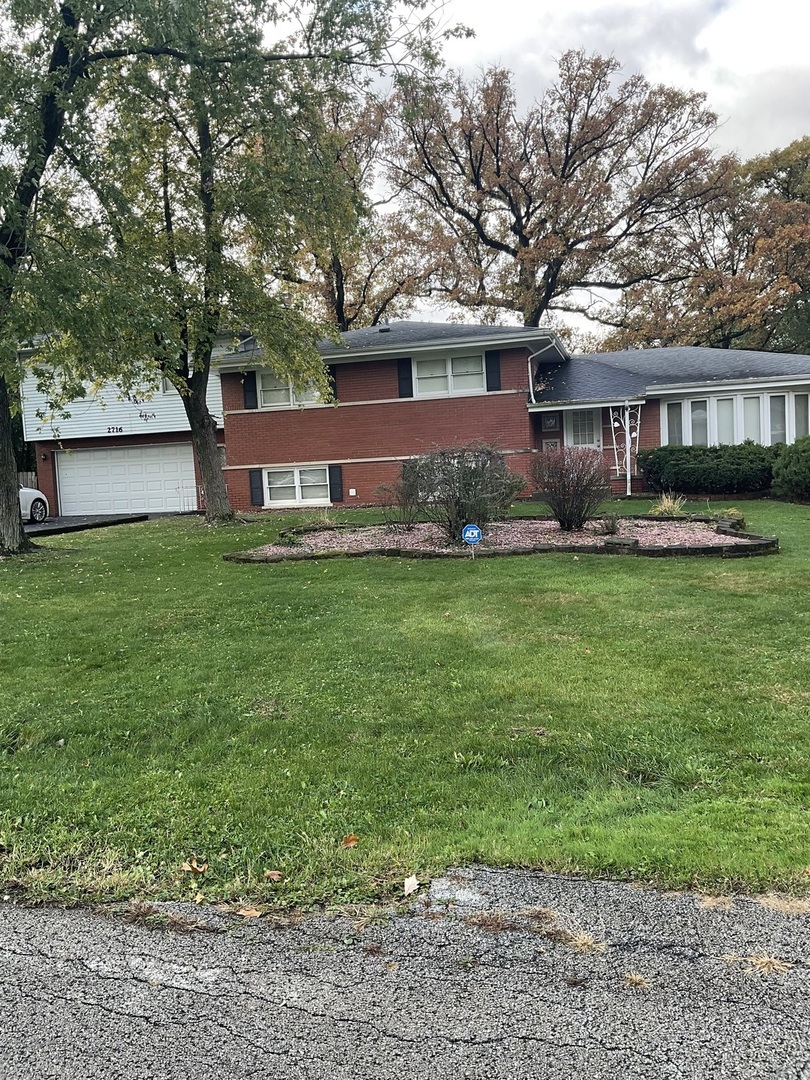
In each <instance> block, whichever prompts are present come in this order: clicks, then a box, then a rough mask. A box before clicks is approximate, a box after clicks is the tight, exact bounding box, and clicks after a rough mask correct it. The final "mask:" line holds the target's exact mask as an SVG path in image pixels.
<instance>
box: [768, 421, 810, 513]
mask: <svg viewBox="0 0 810 1080" xmlns="http://www.w3.org/2000/svg"><path fill="white" fill-rule="evenodd" d="M773 492H774V495H778V496H779V498H780V499H789V500H790V501H791V502H809V501H810V436H808V435H806V436H805V437H804V438H803V439H797V440H796V442H795V443H793V444H792V445H790V446H783V447H782V452H781V453H780V455H779V457H778V458H777V459H776V462H775V463H774V466H773Z"/></svg>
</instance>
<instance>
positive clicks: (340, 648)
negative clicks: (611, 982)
mask: <svg viewBox="0 0 810 1080" xmlns="http://www.w3.org/2000/svg"><path fill="white" fill-rule="evenodd" d="M534 509H536V508H534ZM632 509H634V510H637V509H638V507H636V506H633V507H632ZM742 509H743V510H744V511H745V513H746V516H747V518H748V522H749V527H751V528H752V529H754V530H756V531H760V532H765V533H775V534H777V535H778V536H779V537H780V538H781V541H782V549H783V550H782V554H781V555H779V556H776V557H770V558H757V559H743V560H730V561H724V560H720V559H697V560H657V559H655V560H653V559H634V558H630V557H624V556H618V557H612V558H607V557H600V556H587V555H582V556H579V558H577V559H575V558H574V557H572V556H571V555H562V554H560V555H546V556H534V557H520V558H505V559H487V560H477V561H475V562H472V561H470V560H461V561H458V560H450V561H443V560H430V561H413V560H411V561H408V560H399V559H392V560H385V559H348V560H329V561H325V562H322V563H318V562H303V563H289V564H281V565H243V564H233V563H226V562H223V561H222V559H221V558H220V556H221V554H222V553H223V552H226V551H231V550H238V549H244V548H249V547H254V546H257V545H258V544H260V543H262V542H267V541H268V540H269V539H271V538H272V537H273V536H275V533H276V531H277V529H278V528H279V527H282V526H284V525H289V524H290V523H291V521H292V515H289V516H285V517H273V518H272V519H264V520H263V521H260V522H259V523H255V524H249V525H244V524H242V525H235V526H232V527H228V528H222V529H218V530H211V529H208V528H206V527H205V526H204V525H203V524H202V522H201V521H200V520H199V519H197V518H175V519H168V520H163V521H152V522H146V523H144V524H139V525H130V526H123V527H117V528H111V529H104V530H99V531H95V532H86V533H78V534H72V535H67V536H63V537H54V538H50V539H48V540H47V545H48V548H47V550H44V551H42V552H40V553H38V554H36V555H34V556H31V557H26V558H22V559H17V560H5V561H2V562H0V610H2V619H1V620H0V645H1V648H2V652H0V656H2V666H1V667H0V889H2V891H8V890H9V888H13V887H14V886H15V883H16V887H17V888H22V889H24V890H26V891H27V894H28V895H29V897H32V898H37V897H51V898H55V897H61V898H70V899H81V898H101V897H106V898H111V897H124V896H135V895H137V896H144V897H146V896H150V897H151V896H164V897H165V896H174V897H187V896H194V895H195V894H197V893H199V892H201V893H202V894H203V895H204V896H205V898H206V899H212V900H213V899H228V898H231V899H232V898H237V897H250V898H252V899H254V900H265V901H269V900H271V899H272V900H273V901H274V902H276V903H281V904H310V903H318V902H325V901H338V902H339V901H359V900H366V899H371V898H373V897H375V896H380V895H384V894H385V893H386V891H387V890H389V889H390V888H391V887H392V885H394V884H395V883H397V882H401V881H402V879H403V878H404V877H405V876H407V875H409V874H411V873H416V874H418V875H419V876H420V877H425V876H427V875H429V874H431V873H435V872H436V871H439V870H440V869H443V868H445V867H446V866H448V865H449V864H453V863H460V862H467V861H473V860H475V861H479V860H480V861H483V862H487V863H492V864H506V863H513V864H521V865H531V866H542V867H545V868H550V869H556V870H571V871H578V872H583V873H588V874H605V875H609V876H614V877H632V878H636V879H640V880H653V881H656V882H658V883H661V884H666V885H670V886H675V885H681V884H692V885H697V886H701V887H704V888H707V889H723V888H747V889H751V890H759V889H763V888H780V889H790V890H793V891H797V892H801V891H807V889H808V887H810V876H808V875H810V867H808V864H810V811H809V810H808V806H809V804H810V769H809V768H808V756H809V755H808V750H810V724H809V723H808V716H809V715H810V544H808V525H809V524H810V507H806V506H805V507H797V506H788V505H784V504H780V503H776V502H751V503H744V504H742ZM367 516H368V515H366V517H367ZM347 834H355V835H356V836H357V837H358V838H359V841H358V843H357V845H356V846H355V847H353V848H349V849H344V848H343V847H342V840H343V838H344V836H346V835H347ZM192 858H195V859H197V860H198V861H199V862H203V861H207V863H208V870H207V872H206V873H205V874H204V875H201V876H198V875H194V874H190V873H188V872H184V871H183V870H182V869H181V867H182V864H183V863H184V862H186V861H187V860H190V859H192ZM267 870H279V871H281V872H282V874H283V875H284V880H283V882H282V883H280V884H274V883H272V882H270V881H266V880H265V878H264V875H265V871H267Z"/></svg>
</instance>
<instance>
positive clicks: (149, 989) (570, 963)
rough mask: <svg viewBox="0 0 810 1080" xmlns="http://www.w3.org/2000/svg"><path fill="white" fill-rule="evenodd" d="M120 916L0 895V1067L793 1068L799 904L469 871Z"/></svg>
mask: <svg viewBox="0 0 810 1080" xmlns="http://www.w3.org/2000/svg"><path fill="white" fill-rule="evenodd" d="M129 918H131V919H134V921H127V918H125V917H124V915H123V914H122V912H121V910H120V909H119V911H118V913H113V912H111V911H109V910H106V911H95V912H94V911H89V910H73V911H65V910H61V909H56V908H40V909H31V908H24V907H21V906H17V905H16V904H15V903H14V901H13V900H12V899H7V900H0V1077H2V1078H3V1080H74V1078H75V1080H95V1078H104V1080H107V1078H126V1080H129V1078H132V1080H135V1078H138V1080H143V1078H149V1080H186V1078H188V1080H209V1078H211V1080H213V1078H217V1080H242V1078H247V1077H251V1078H253V1077H277V1076H283V1077H288V1078H291V1080H297V1078H301V1080H305V1078H306V1080H308V1078H322V1077H323V1078H327V1077H329V1078H334V1080H342V1078H349V1077H351V1078H352V1080H366V1078H368V1080H371V1078H374V1080H377V1078H380V1080H383V1078H389V1077H390V1078H397V1080H405V1078H407V1080H421V1078H428V1077H430V1078H431V1080H445V1078H450V1077H453V1078H464V1080H467V1078H469V1080H478V1078H484V1077H486V1078H487V1080H507V1078H509V1080H512V1078H514V1080H533V1078H537V1080H540V1078H547V1077H548V1078H551V1077H553V1078H555V1080H566V1078H588V1080H602V1078H605V1080H607V1078H611V1080H615V1078H617V1077H621V1078H622V1080H633V1078H637V1077H645V1078H656V1080H658V1078H667V1077H678V1078H682V1077H683V1078H694V1080H704V1078H705V1080H709V1078H712V1080H714V1078H718V1077H722V1078H740V1080H757V1078H760V1077H761V1078H766V1077H767V1078H769V1080H810V994H808V990H809V989H810V985H809V984H810V948H809V946H810V913H808V904H807V903H806V902H805V903H801V902H797V903H791V902H789V901H786V900H784V899H780V898H765V902H764V903H763V902H761V900H756V899H751V898H743V897H734V898H731V899H726V898H706V897H699V896H695V895H690V894H688V893H664V894H662V893H658V892H655V891H653V890H651V889H644V888H638V887H634V886H631V885H624V884H616V883H612V882H604V881H583V880H577V879H572V878H563V877H555V876H549V875H545V874H539V873H531V872H526V871H518V870H505V871H496V870H488V869H485V868H473V869H465V870H460V871H457V872H450V873H448V875H447V876H446V877H444V878H442V879H439V880H435V881H434V882H432V883H431V884H430V886H427V885H425V886H423V887H422V888H421V889H420V892H419V894H417V897H416V902H415V903H414V905H413V906H412V907H411V908H410V909H409V910H404V909H401V910H400V911H396V910H390V911H389V910H381V909H379V910H374V909H369V910H362V911H359V910H350V911H344V912H340V913H331V914H321V915H315V916H308V917H305V918H302V919H301V920H300V921H295V920H292V921H291V922H287V923H285V922H273V921H271V920H270V919H269V918H267V917H264V918H261V919H251V918H239V917H238V916H235V915H234V914H225V913H223V912H220V911H217V910H213V909H204V908H201V907H195V906H193V905H186V906H180V905H161V906H160V907H159V908H157V909H156V910H154V911H152V912H151V913H150V912H149V911H144V910H140V911H137V912H134V913H130V915H129ZM144 920H146V921H144ZM172 927H173V928H172Z"/></svg>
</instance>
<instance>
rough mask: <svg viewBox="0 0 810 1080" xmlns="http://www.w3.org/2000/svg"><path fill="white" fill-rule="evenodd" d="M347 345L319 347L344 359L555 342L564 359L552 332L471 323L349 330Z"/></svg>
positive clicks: (330, 343)
mask: <svg viewBox="0 0 810 1080" xmlns="http://www.w3.org/2000/svg"><path fill="white" fill-rule="evenodd" d="M341 337H342V339H343V342H344V344H343V345H342V346H341V345H336V344H335V343H334V342H333V341H323V342H321V343H320V345H319V346H318V349H319V352H320V353H321V354H322V355H323V356H329V357H332V356H344V355H347V354H349V355H351V354H353V353H360V354H362V353H374V354H376V353H379V352H383V351H384V352H387V353H390V352H392V351H401V352H405V353H407V350H408V349H418V348H429V347H430V346H432V345H461V344H464V343H465V342H470V343H471V344H473V343H488V344H489V343H492V344H493V345H496V344H499V343H503V344H509V345H526V346H527V347H528V348H529V349H531V350H532V351H534V350H535V349H537V348H540V347H542V343H543V342H546V341H553V342H555V343H556V344H557V345H558V347H559V349H560V355H561V356H564V355H565V353H564V352H563V351H562V346H560V345H559V343H558V342H557V338H556V335H555V334H554V332H553V331H552V330H538V329H537V328H536V327H532V326H480V325H477V324H469V323H435V322H410V321H403V322H392V323H386V324H383V325H381V326H369V327H366V328H364V329H362V330H349V331H348V332H347V333H345V334H341Z"/></svg>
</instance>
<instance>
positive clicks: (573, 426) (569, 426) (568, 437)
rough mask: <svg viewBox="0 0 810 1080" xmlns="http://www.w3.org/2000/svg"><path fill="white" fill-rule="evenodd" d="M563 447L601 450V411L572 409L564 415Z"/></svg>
mask: <svg viewBox="0 0 810 1080" xmlns="http://www.w3.org/2000/svg"><path fill="white" fill-rule="evenodd" d="M565 445H566V446H584V447H587V448H589V449H591V450H601V449H602V411H601V409H572V410H571V411H570V412H567V413H566V414H565Z"/></svg>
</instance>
